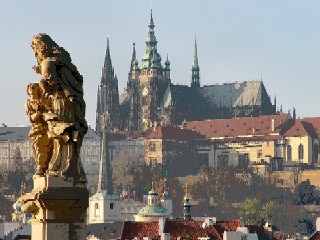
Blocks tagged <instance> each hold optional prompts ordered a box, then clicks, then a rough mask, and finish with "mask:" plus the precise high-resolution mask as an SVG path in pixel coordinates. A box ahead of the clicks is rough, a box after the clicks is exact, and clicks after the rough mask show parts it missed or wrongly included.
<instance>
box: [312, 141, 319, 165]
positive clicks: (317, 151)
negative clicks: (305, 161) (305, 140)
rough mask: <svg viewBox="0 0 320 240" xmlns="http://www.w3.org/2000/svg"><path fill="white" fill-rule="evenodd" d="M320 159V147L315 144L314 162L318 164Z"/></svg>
mask: <svg viewBox="0 0 320 240" xmlns="http://www.w3.org/2000/svg"><path fill="white" fill-rule="evenodd" d="M318 159H319V145H318V144H317V143H315V144H314V145H313V156H312V162H313V163H317V162H318Z"/></svg>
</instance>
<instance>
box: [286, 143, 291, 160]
mask: <svg viewBox="0 0 320 240" xmlns="http://www.w3.org/2000/svg"><path fill="white" fill-rule="evenodd" d="M287 161H292V147H291V145H288V147H287Z"/></svg>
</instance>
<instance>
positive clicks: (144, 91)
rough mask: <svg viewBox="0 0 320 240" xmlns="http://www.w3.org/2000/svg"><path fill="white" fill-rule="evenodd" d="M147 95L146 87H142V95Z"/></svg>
mask: <svg viewBox="0 0 320 240" xmlns="http://www.w3.org/2000/svg"><path fill="white" fill-rule="evenodd" d="M147 95H148V88H147V87H144V88H143V90H142V96H147Z"/></svg>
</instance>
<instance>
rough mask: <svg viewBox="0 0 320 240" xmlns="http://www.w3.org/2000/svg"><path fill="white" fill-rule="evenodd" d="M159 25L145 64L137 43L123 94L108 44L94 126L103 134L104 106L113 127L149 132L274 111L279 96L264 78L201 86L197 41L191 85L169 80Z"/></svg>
mask: <svg viewBox="0 0 320 240" xmlns="http://www.w3.org/2000/svg"><path fill="white" fill-rule="evenodd" d="M154 29H155V24H154V20H153V16H152V11H151V15H150V20H149V24H148V34H147V38H146V42H145V43H146V49H145V52H144V54H143V57H142V62H141V65H140V66H139V62H138V60H137V54H136V49H135V43H134V44H133V52H132V58H131V65H130V70H129V73H128V82H127V90H126V92H125V93H123V94H121V95H120V96H119V94H118V89H117V86H118V84H117V81H118V80H117V77H116V76H115V75H114V71H113V67H112V64H111V58H110V50H109V44H108V46H107V53H106V60H105V65H104V68H103V76H102V79H101V84H100V86H99V89H98V104H97V116H96V119H97V120H96V124H97V127H96V130H97V131H98V132H100V131H101V130H100V128H101V124H100V122H101V115H102V113H103V110H107V112H108V113H109V115H110V116H109V123H108V128H109V129H113V130H116V129H120V130H129V131H137V130H142V131H144V130H147V129H150V128H151V127H152V126H155V125H157V124H158V125H180V124H181V123H182V122H183V121H184V120H187V121H196V120H205V119H223V118H236V117H245V116H261V115H272V114H276V99H275V101H274V104H272V103H271V100H270V97H269V95H268V93H267V91H266V89H265V86H264V84H263V82H262V81H261V80H255V81H247V82H235V83H226V84H222V85H218V84H215V85H210V86H201V84H200V66H199V61H198V49H197V40H196V39H195V43H194V53H193V63H192V67H191V85H190V86H187V85H175V84H172V83H171V77H170V71H171V70H170V61H169V59H168V55H167V58H166V61H165V62H164V65H162V63H161V60H162V58H161V55H160V54H159V53H158V50H157V44H158V42H157V39H156V36H155V31H154Z"/></svg>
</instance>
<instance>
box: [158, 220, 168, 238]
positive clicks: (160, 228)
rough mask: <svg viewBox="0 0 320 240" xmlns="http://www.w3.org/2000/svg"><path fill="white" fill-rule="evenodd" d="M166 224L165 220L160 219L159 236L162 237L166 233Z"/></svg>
mask: <svg viewBox="0 0 320 240" xmlns="http://www.w3.org/2000/svg"><path fill="white" fill-rule="evenodd" d="M165 223H166V219H165V218H159V235H160V236H161V235H162V233H163V231H164V225H165Z"/></svg>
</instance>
